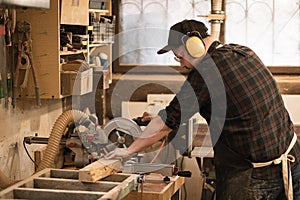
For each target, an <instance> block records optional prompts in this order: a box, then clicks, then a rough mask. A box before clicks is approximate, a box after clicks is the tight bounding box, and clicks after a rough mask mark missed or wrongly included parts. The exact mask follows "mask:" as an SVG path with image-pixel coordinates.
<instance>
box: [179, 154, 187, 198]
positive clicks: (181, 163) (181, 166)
mask: <svg viewBox="0 0 300 200" xmlns="http://www.w3.org/2000/svg"><path fill="white" fill-rule="evenodd" d="M183 159H184V156H182V159H181V161H180V169H181V170H183ZM183 191H184V199H185V200H186V199H187V191H186V185H185V184H183Z"/></svg>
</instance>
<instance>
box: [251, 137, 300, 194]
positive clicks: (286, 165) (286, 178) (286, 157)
mask: <svg viewBox="0 0 300 200" xmlns="http://www.w3.org/2000/svg"><path fill="white" fill-rule="evenodd" d="M296 142H297V134H296V133H294V136H293V139H292V141H291V143H290V145H289V147H288V149H287V150H286V152H285V153H284V154H282V155H281V156H280V157H279V158H276V159H274V160H271V161H268V162H260V163H252V165H253V168H259V167H266V166H269V165H271V164H274V165H278V164H280V163H281V164H282V176H283V184H284V191H285V196H286V197H287V199H288V200H293V182H292V173H291V166H290V162H295V157H294V156H293V155H290V154H289V153H290V151H291V150H292V148H293V147H294V145H295V144H296Z"/></svg>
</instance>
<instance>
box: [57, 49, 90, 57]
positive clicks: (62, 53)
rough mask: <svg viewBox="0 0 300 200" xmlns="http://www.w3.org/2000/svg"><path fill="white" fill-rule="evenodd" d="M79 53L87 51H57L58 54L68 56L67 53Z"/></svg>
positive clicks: (86, 51)
mask: <svg viewBox="0 0 300 200" xmlns="http://www.w3.org/2000/svg"><path fill="white" fill-rule="evenodd" d="M80 53H84V54H86V53H88V50H87V49H83V50H76V51H59V55H61V56H68V55H74V54H80Z"/></svg>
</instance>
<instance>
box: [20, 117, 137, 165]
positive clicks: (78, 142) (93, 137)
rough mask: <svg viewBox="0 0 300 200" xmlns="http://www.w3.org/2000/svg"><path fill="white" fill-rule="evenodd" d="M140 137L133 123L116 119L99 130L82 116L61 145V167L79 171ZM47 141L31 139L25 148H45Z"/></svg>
mask: <svg viewBox="0 0 300 200" xmlns="http://www.w3.org/2000/svg"><path fill="white" fill-rule="evenodd" d="M141 133H142V130H141V127H140V126H139V125H138V124H137V123H136V122H135V121H134V120H132V119H128V118H123V117H117V118H114V119H112V120H110V121H109V122H108V123H107V124H106V125H105V126H103V127H101V126H100V125H98V123H97V118H96V117H95V116H93V115H84V116H82V117H81V118H80V119H79V120H77V121H75V122H74V123H72V124H70V126H69V127H68V130H67V133H65V134H64V135H63V136H62V138H61V141H60V146H61V148H60V149H61V151H63V152H62V153H63V154H64V156H63V159H64V162H63V166H58V167H59V168H62V167H64V166H70V165H72V164H73V165H75V166H76V167H78V168H81V167H83V166H85V165H87V164H89V163H91V162H93V161H95V160H98V159H100V158H102V157H104V156H105V155H106V154H107V153H108V152H110V151H112V150H113V149H114V148H116V147H119V148H127V147H128V146H130V145H131V143H132V142H133V141H134V140H135V138H136V137H139V136H140V135H141ZM48 141H49V138H45V137H38V136H30V137H25V138H24V143H26V144H48ZM45 156H46V155H45ZM72 162H73V163H72Z"/></svg>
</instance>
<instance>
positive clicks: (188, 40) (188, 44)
mask: <svg viewBox="0 0 300 200" xmlns="http://www.w3.org/2000/svg"><path fill="white" fill-rule="evenodd" d="M182 25H183V28H184V30H186V32H187V33H186V35H184V36H183V37H182V38H181V41H182V43H183V45H184V46H185V49H186V50H187V52H188V53H189V54H190V56H192V57H194V58H200V57H202V56H203V55H204V54H205V44H204V42H203V40H202V37H201V34H200V33H199V31H188V30H193V29H192V27H190V26H189V24H188V22H183V23H182Z"/></svg>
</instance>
